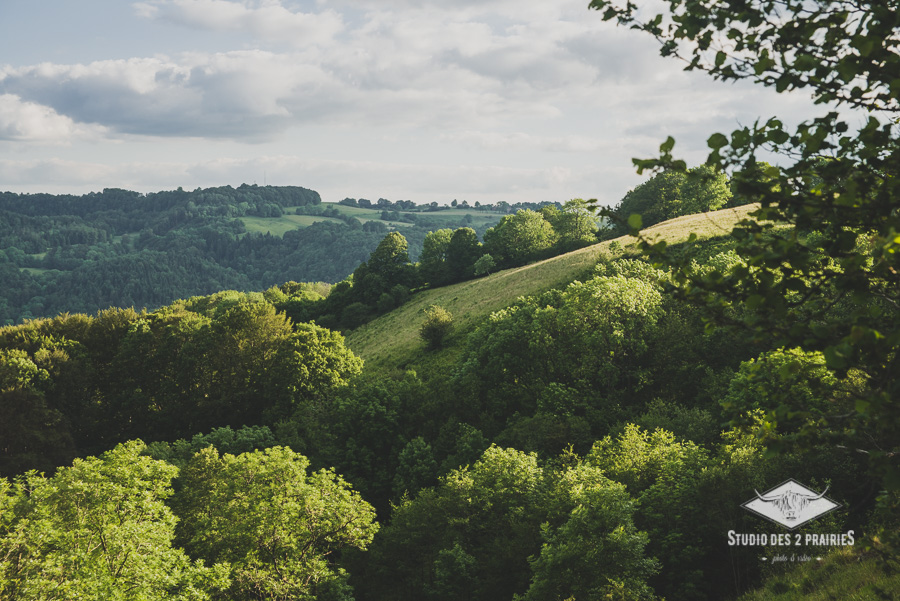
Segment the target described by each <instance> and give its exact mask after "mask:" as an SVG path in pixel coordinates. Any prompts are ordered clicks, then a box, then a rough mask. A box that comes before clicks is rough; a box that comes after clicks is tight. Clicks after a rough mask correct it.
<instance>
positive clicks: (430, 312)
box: [419, 305, 453, 350]
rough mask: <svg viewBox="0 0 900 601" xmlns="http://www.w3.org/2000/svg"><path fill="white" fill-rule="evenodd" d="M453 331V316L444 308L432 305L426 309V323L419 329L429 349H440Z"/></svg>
mask: <svg viewBox="0 0 900 601" xmlns="http://www.w3.org/2000/svg"><path fill="white" fill-rule="evenodd" d="M452 329H453V315H451V314H450V312H449V311H447V310H446V309H444V308H443V307H440V306H438V305H431V306H430V307H428V308H427V309H425V322H424V323H423V324H422V327H421V328H419V336H421V337H422V340H424V341H425V346H426V347H427V348H428V349H430V350H434V349H439V348H441V345H443V343H444V338H446V337H447V335H448V334H449V333H450V331H451V330H452Z"/></svg>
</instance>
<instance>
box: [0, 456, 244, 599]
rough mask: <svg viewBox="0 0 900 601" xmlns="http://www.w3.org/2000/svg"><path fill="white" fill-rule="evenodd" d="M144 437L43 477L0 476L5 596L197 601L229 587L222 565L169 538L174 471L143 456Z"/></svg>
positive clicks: (0, 592) (0, 571)
mask: <svg viewBox="0 0 900 601" xmlns="http://www.w3.org/2000/svg"><path fill="white" fill-rule="evenodd" d="M143 446H144V445H143V443H141V442H140V441H134V442H130V443H127V444H123V445H119V446H117V447H116V448H115V449H113V450H112V451H109V452H107V453H104V454H103V455H102V456H101V457H99V458H95V457H88V458H87V459H83V460H81V459H79V460H76V461H75V463H74V464H73V465H72V466H71V467H67V468H61V469H60V470H59V471H58V472H57V473H56V475H55V476H53V477H51V478H45V477H43V476H39V475H37V474H36V473H34V472H31V473H29V474H27V475H26V476H24V477H22V478H20V479H18V480H16V481H15V482H14V483H13V485H12V486H9V485H8V483H7V482H6V480H0V596H2V597H3V599H8V600H9V601H17V600H20V599H21V600H26V599H60V598H62V599H91V600H96V601H100V600H105V599H122V600H134V601H138V600H140V601H144V600H155V599H158V600H160V601H162V600H164V599H179V600H185V601H187V600H191V601H200V600H203V599H209V598H210V596H209V593H210V592H214V590H215V589H219V588H224V587H227V586H228V579H227V577H226V570H224V569H223V566H215V567H213V568H206V567H204V565H203V563H202V562H196V563H193V562H191V561H190V560H189V559H188V557H187V556H186V555H185V554H184V552H183V551H182V550H181V549H177V548H175V547H173V546H172V539H173V536H174V530H175V523H176V519H175V517H174V515H173V514H172V512H171V511H170V510H169V508H168V507H166V505H165V504H164V503H163V501H164V500H165V499H166V498H167V497H168V496H169V495H170V494H171V488H170V486H169V483H170V481H171V480H172V478H173V477H174V476H175V474H176V472H177V469H176V468H174V467H172V466H170V465H168V464H166V463H164V462H162V461H156V460H153V459H150V458H149V457H142V456H141V455H140V453H141V450H142V449H143Z"/></svg>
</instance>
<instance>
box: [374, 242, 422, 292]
mask: <svg viewBox="0 0 900 601" xmlns="http://www.w3.org/2000/svg"><path fill="white" fill-rule="evenodd" d="M408 249H409V244H408V243H407V241H406V238H405V237H404V236H403V234H400V233H398V232H391V233H389V234H388V235H387V236H385V237H384V239H383V240H382V241H381V242H379V243H378V247H377V248H376V249H375V250H374V251H372V254H371V255H370V256H369V260H368V266H369V270H370V271H371V272H372V273H374V274H376V275H378V276H381V277H382V278H384V281H385V283H386V289H390V288H391V287H393V286H394V285H395V284H406V285H407V286H408V285H410V284H411V283H412V282H411V281H410V276H411V272H410V270H411V267H412V266H411V265H410V263H409V252H408Z"/></svg>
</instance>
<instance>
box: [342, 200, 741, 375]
mask: <svg viewBox="0 0 900 601" xmlns="http://www.w3.org/2000/svg"><path fill="white" fill-rule="evenodd" d="M754 208H755V205H745V206H741V207H737V208H733V209H723V210H720V211H715V212H711V213H700V214H696V215H686V216H684V217H678V218H675V219H671V220H669V221H665V222H663V223H660V224H657V225H655V226H653V227H651V228H647V229H646V230H644V232H645V234H646V235H647V236H649V237H652V238H659V239H665V240H666V241H667V242H669V243H672V244H674V243H677V242H682V241H684V240H686V239H687V238H688V236H689V235H690V234H691V233H695V234H697V236H698V238H700V239H705V238H713V237H716V236H721V235H724V234H727V233H728V232H730V231H731V227H732V225H733V224H734V223H735V222H737V221H738V220H740V219H742V218H743V217H744V216H746V215H747V213H749V212H751V211H752V210H753V209H754ZM633 240H634V239H633V238H631V237H630V236H623V237H621V238H617V239H615V240H609V241H606V242H601V243H599V244H595V245H593V246H589V247H587V248H582V249H580V250H576V251H574V252H570V253H567V254H564V255H560V256H558V257H553V258H551V259H547V260H544V261H539V262H537V263H532V264H531V265H526V266H524V267H517V268H515V269H507V270H505V271H500V272H498V273H494V274H491V275H489V276H487V277H484V278H481V279H476V280H470V281H467V282H461V283H459V284H454V285H451V286H445V287H442V288H437V289H435V290H427V291H424V292H421V293H418V294H416V295H414V296H413V298H412V299H411V300H410V301H409V302H408V303H406V304H405V305H403V306H402V307H400V308H398V309H395V310H394V311H391V312H390V313H387V314H386V315H383V316H381V317H379V318H378V319H376V320H374V321H372V322H370V323H368V324H366V325H363V326H361V327H359V328H357V329H356V330H354V331H352V332H350V333H349V334H348V336H347V344H348V346H349V347H350V348H351V349H352V350H353V351H354V352H355V353H356V354H358V355H359V356H361V357H362V358H363V359H365V361H366V363H367V365H368V366H369V367H372V368H376V369H379V368H380V369H390V368H397V367H405V366H407V365H408V364H410V362H412V361H414V360H415V359H416V357H418V356H419V355H420V350H421V347H422V342H421V340H420V339H419V336H418V330H419V326H420V324H421V323H422V320H423V317H422V312H423V311H424V310H425V309H426V308H427V307H429V306H431V305H440V306H442V307H444V308H445V309H447V310H448V311H450V312H451V313H452V314H453V319H454V326H455V335H454V339H455V340H461V339H463V338H464V336H463V335H464V334H465V333H466V332H468V331H470V330H471V329H472V328H473V327H474V326H476V325H477V324H478V323H479V322H481V321H482V320H483V319H485V318H486V317H487V316H488V315H490V314H491V313H492V312H494V311H498V310H500V309H502V308H504V307H507V306H509V305H510V304H512V303H513V302H514V301H515V300H516V299H517V298H518V297H520V296H527V295H531V294H536V293H538V292H541V291H544V290H548V289H551V288H555V287H558V286H561V285H565V284H567V283H568V282H571V281H573V280H576V279H579V278H581V277H583V276H584V275H585V274H587V273H588V272H589V271H590V270H591V269H592V268H593V266H594V265H595V264H596V262H597V260H598V259H599V258H600V257H601V256H610V245H611V244H613V243H614V242H615V243H618V244H619V245H622V246H627V245H628V244H629V243H630V242H632V241H633ZM451 342H452V341H451ZM450 352H452V349H451V350H450Z"/></svg>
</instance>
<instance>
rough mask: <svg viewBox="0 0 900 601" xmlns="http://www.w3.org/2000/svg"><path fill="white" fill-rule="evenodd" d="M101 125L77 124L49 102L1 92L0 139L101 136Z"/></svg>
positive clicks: (61, 139)
mask: <svg viewBox="0 0 900 601" xmlns="http://www.w3.org/2000/svg"><path fill="white" fill-rule="evenodd" d="M103 134H104V129H103V128H100V127H94V128H92V127H87V126H84V125H80V124H76V123H75V122H74V121H73V120H72V119H70V118H69V117H66V116H63V115H60V114H59V113H57V112H56V111H54V110H53V109H52V108H50V107H48V106H42V105H40V104H36V103H34V102H25V101H23V100H22V99H21V98H20V97H18V96H16V95H15V94H0V140H6V141H15V142H36V143H42V144H45V143H50V144H64V143H68V142H71V141H72V140H74V139H76V138H80V139H98V138H100V137H102V136H103Z"/></svg>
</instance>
